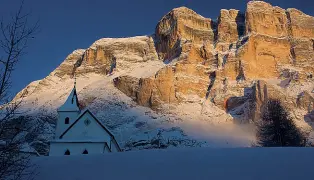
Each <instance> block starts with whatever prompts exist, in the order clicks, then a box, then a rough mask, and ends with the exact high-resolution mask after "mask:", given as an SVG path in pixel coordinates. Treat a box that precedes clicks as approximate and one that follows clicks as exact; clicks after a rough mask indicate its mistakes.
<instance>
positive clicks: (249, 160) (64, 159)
mask: <svg viewBox="0 0 314 180" xmlns="http://www.w3.org/2000/svg"><path fill="white" fill-rule="evenodd" d="M33 163H34V164H35V166H34V167H35V168H37V173H36V174H37V175H36V176H35V180H43V179H45V180H56V179H58V180H63V179H66V180H86V179H93V180H98V179H114V180H120V179H121V180H122V179H123V180H125V179H135V180H148V179H149V180H160V179H163V180H166V179H171V180H174V179H180V180H185V179H186V180H191V179H197V180H202V179H204V180H205V179H206V180H208V179H217V180H218V179H219V180H224V179H226V180H230V179H236V180H238V179H239V180H253V179H254V180H266V179H267V180H280V179H284V180H289V179H293V180H297V179H298V180H299V179H313V173H312V172H313V166H314V149H313V148H228V149H218V148H182V149H168V150H143V151H130V152H123V153H111V154H102V155H87V156H85V155H79V156H60V157H38V158H35V159H34V161H33Z"/></svg>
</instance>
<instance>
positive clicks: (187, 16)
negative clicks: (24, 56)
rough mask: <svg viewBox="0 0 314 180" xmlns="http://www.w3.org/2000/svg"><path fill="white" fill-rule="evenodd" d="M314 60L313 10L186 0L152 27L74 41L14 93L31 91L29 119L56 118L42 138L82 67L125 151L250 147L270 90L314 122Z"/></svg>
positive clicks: (92, 103) (84, 98) (92, 96)
mask: <svg viewBox="0 0 314 180" xmlns="http://www.w3.org/2000/svg"><path fill="white" fill-rule="evenodd" d="M313 63H314V17H311V16H309V15H306V14H304V13H303V12H301V11H299V10H296V9H287V10H285V9H282V8H280V7H277V6H275V7H274V6H272V5H271V4H269V3H266V2H262V1H251V2H249V3H248V4H247V10H246V12H241V11H239V10H235V9H230V10H226V9H223V10H221V11H220V15H219V17H218V19H217V20H212V19H210V18H205V17H203V16H201V15H199V14H197V13H196V12H194V11H193V10H191V9H188V8H186V7H179V8H175V9H173V10H171V11H170V12H169V13H168V14H166V15H165V16H163V17H162V18H161V20H160V21H159V22H158V24H157V26H156V29H155V34H154V35H152V36H138V37H130V38H103V39H100V40H97V41H96V42H94V43H93V44H92V45H91V46H90V47H89V48H87V49H79V50H75V51H74V52H72V53H71V54H70V55H69V56H68V57H67V58H66V59H65V60H64V61H63V62H62V63H61V64H60V66H59V67H58V68H56V69H55V70H54V71H53V72H51V73H50V74H49V75H48V76H47V77H46V78H44V79H42V80H39V81H35V82H32V83H30V84H29V85H28V86H27V87H26V88H24V89H23V90H22V91H21V92H20V93H18V94H17V96H16V97H15V100H17V99H20V98H22V94H23V97H24V96H25V97H24V98H23V104H22V109H23V110H24V111H26V112H27V117H30V119H32V118H39V119H40V118H45V119H47V118H48V119H50V121H46V126H45V129H44V130H43V132H42V134H44V136H42V135H41V136H39V137H38V139H40V141H43V142H44V143H45V142H47V141H48V140H49V139H50V138H52V136H50V135H49V132H53V128H54V127H55V125H54V123H55V120H56V114H57V108H58V107H59V106H60V105H61V104H62V103H63V102H64V101H65V100H66V97H68V94H69V93H70V92H71V88H72V86H73V81H74V79H73V76H74V75H76V77H77V94H78V98H79V101H80V102H83V104H81V106H88V107H89V109H91V111H93V113H95V114H96V116H97V118H98V119H100V120H102V121H103V123H104V124H106V125H107V126H108V127H110V128H111V130H112V131H114V132H115V134H120V136H119V137H117V140H118V141H119V142H120V144H121V145H123V146H124V149H125V150H129V149H134V148H137V149H143V148H160V146H161V145H162V146H163V147H175V146H249V145H250V144H251V141H252V140H254V138H253V133H252V131H250V130H248V129H246V128H243V127H246V126H249V125H250V123H251V122H254V121H256V120H257V119H258V118H259V114H260V108H261V106H262V104H263V102H264V101H265V100H266V99H267V98H276V99H280V100H281V101H282V102H283V103H284V105H285V106H286V107H287V108H288V109H289V110H290V112H291V115H292V116H293V118H294V120H295V121H296V122H297V124H298V125H299V127H300V128H302V129H303V130H304V131H305V132H309V131H311V130H312V127H311V123H312V122H313V121H314V119H313V118H312V117H313V116H311V114H310V113H311V111H312V110H313V104H314V98H313V91H312V90H313V89H314V83H313V82H314V79H313V74H314V66H313ZM235 124H240V125H235ZM47 134H48V135H47ZM156 140H157V141H158V142H162V143H156ZM195 140H196V141H195Z"/></svg>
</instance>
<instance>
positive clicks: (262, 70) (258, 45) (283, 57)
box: [239, 35, 291, 79]
mask: <svg viewBox="0 0 314 180" xmlns="http://www.w3.org/2000/svg"><path fill="white" fill-rule="evenodd" d="M239 58H240V59H241V60H242V62H243V66H244V72H245V76H246V77H247V78H251V79H257V78H272V77H278V76H279V68H280V67H281V66H284V65H289V64H291V60H290V42H289V41H288V39H277V38H272V37H268V36H262V35H254V36H251V37H250V38H249V41H248V42H247V43H246V44H245V45H244V46H243V48H242V49H241V50H240V53H239Z"/></svg>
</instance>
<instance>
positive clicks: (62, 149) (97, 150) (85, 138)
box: [49, 84, 121, 156]
mask: <svg viewBox="0 0 314 180" xmlns="http://www.w3.org/2000/svg"><path fill="white" fill-rule="evenodd" d="M57 111H58V120H57V126H56V131H55V138H54V140H52V141H50V152H49V156H63V155H79V154H101V153H107V152H120V151H121V149H120V146H119V144H118V143H117V141H116V139H115V137H114V135H113V134H112V133H111V132H110V131H109V130H108V129H107V128H106V127H105V126H104V125H103V124H102V123H101V121H99V120H98V119H97V118H96V117H95V116H94V115H93V113H92V112H91V111H90V110H89V109H88V108H85V109H84V110H81V109H80V107H79V101H78V97H77V92H76V85H75V84H74V88H73V89H72V91H71V93H70V95H69V97H68V98H67V100H66V101H65V103H64V104H63V105H62V106H61V107H59V108H58V110H57Z"/></svg>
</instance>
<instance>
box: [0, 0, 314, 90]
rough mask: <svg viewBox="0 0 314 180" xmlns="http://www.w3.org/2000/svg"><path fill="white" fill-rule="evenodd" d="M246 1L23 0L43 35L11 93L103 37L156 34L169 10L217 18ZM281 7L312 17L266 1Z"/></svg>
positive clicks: (303, 6) (308, 6)
mask: <svg viewBox="0 0 314 180" xmlns="http://www.w3.org/2000/svg"><path fill="white" fill-rule="evenodd" d="M247 2H248V0H215V1H211V0H154V1H151V0H132V1H131V0H26V2H25V4H26V7H25V9H27V10H32V13H33V14H32V19H34V20H35V19H37V18H39V19H40V26H41V28H40V30H41V32H40V33H39V34H38V35H37V36H36V38H35V39H33V40H32V41H31V42H30V44H29V48H28V54H26V55H25V56H24V57H23V59H22V61H21V62H19V64H18V67H17V68H16V71H15V72H14V74H13V87H12V93H16V92H18V91H20V90H21V89H22V88H24V87H25V86H26V85H27V84H29V83H30V82H32V81H34V80H38V79H42V78H44V77H46V76H47V75H48V74H49V73H50V72H51V71H53V70H54V69H55V68H56V67H57V66H58V65H59V64H60V63H61V62H62V61H63V60H64V59H65V57H66V56H67V55H68V54H69V53H71V52H72V51H73V50H75V49H78V48H84V49H85V48H87V47H88V46H90V45H91V44H92V43H93V42H94V41H96V40H97V39H100V38H103V37H128V36H136V35H147V34H152V33H153V32H154V29H155V26H156V24H157V22H158V21H159V20H160V18H161V17H162V16H163V15H165V14H166V13H167V12H169V11H170V10H171V9H173V8H175V7H179V6H186V7H188V8H191V9H193V10H194V11H196V12H197V13H199V14H201V15H202V16H204V17H209V18H212V19H216V18H217V17H218V15H219V11H220V9H231V8H233V9H239V10H245V8H246V3H247ZM267 2H270V3H271V4H273V5H277V6H280V7H282V8H290V7H294V8H297V9H300V10H302V11H303V12H305V13H307V14H309V15H312V16H313V15H314V8H313V7H314V1H313V0H271V1H270V0H269V1H267ZM18 4H19V0H0V17H4V18H5V17H6V16H8V15H9V14H10V12H12V11H15V10H16V9H17V8H18Z"/></svg>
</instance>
